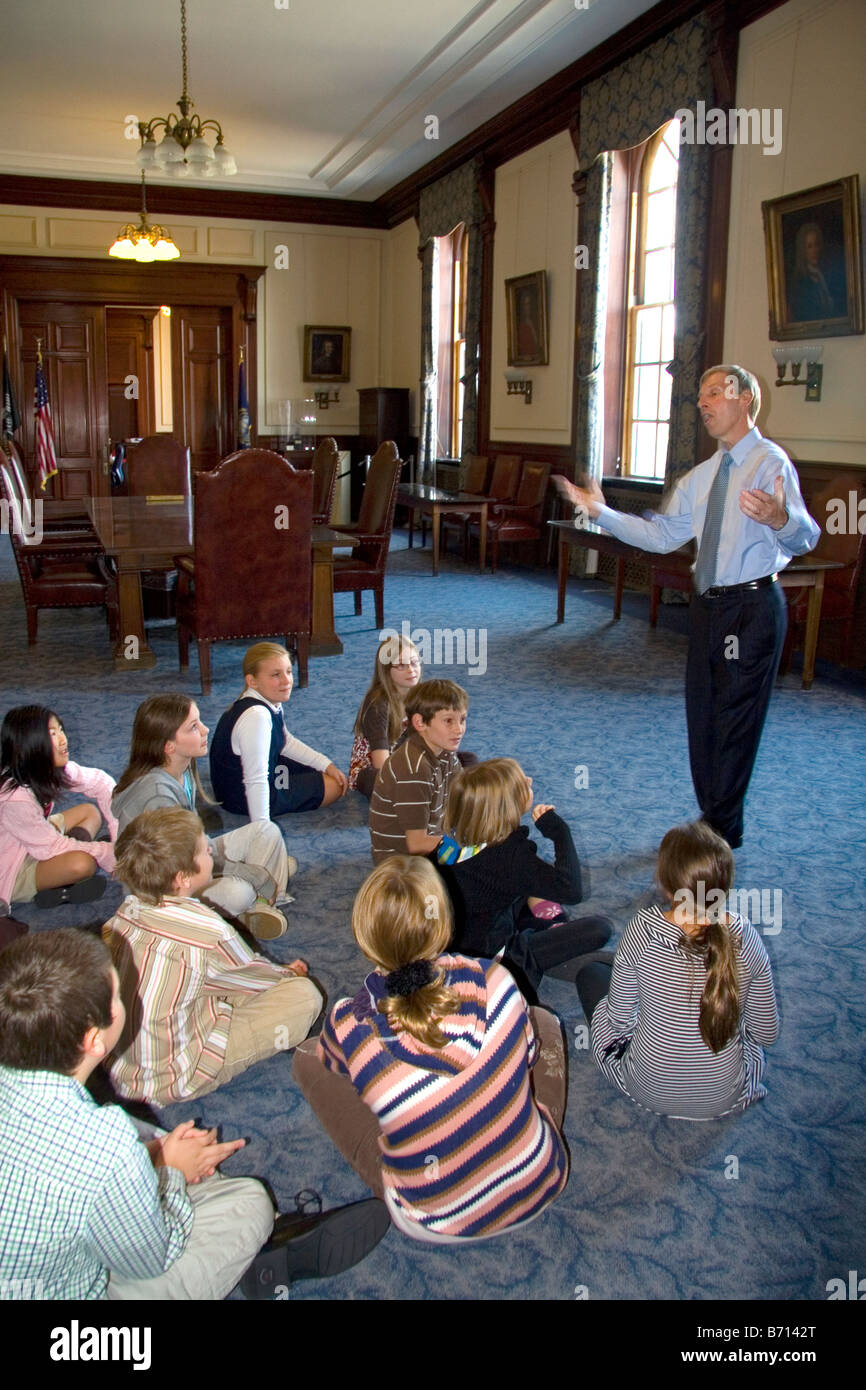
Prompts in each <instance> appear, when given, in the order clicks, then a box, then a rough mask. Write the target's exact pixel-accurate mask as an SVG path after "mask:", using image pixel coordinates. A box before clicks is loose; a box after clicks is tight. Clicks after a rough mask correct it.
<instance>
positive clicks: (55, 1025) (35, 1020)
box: [0, 927, 114, 1076]
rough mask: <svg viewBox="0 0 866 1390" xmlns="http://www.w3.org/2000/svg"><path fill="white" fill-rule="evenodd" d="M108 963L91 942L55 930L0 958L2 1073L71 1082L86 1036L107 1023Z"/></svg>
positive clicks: (84, 935)
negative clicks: (55, 1076)
mask: <svg viewBox="0 0 866 1390" xmlns="http://www.w3.org/2000/svg"><path fill="white" fill-rule="evenodd" d="M113 992H114V991H113V985H112V979H111V956H110V955H109V953H108V951H107V949H106V947H105V946H103V944H102V942H101V941H100V940H99V937H97V936H91V935H90V933H89V932H84V931H76V930H75V929H74V928H73V927H61V928H60V929H59V930H57V931H46V932H37V933H35V934H34V935H32V936H22V937H20V938H19V940H18V941H13V942H12V944H11V945H9V946H7V947H5V949H4V950H2V951H0V1065H2V1066H4V1067H18V1068H19V1069H23V1070H27V1071H58V1072H62V1073H63V1074H64V1075H66V1076H69V1075H70V1074H71V1073H72V1072H74V1071H75V1068H76V1067H77V1066H78V1064H79V1062H80V1060H81V1044H82V1042H83V1041H84V1035H85V1033H87V1031H88V1030H89V1029H90V1028H107V1027H108V1026H109V1024H110V1023H111V1001H112V996H113Z"/></svg>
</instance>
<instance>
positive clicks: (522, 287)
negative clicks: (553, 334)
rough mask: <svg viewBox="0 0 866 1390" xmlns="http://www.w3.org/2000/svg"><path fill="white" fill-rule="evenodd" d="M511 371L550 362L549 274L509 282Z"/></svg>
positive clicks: (515, 278) (509, 356)
mask: <svg viewBox="0 0 866 1390" xmlns="http://www.w3.org/2000/svg"><path fill="white" fill-rule="evenodd" d="M505 308H506V316H507V326H508V365H509V367H546V366H547V365H548V362H549V361H550V337H549V328H548V318H547V272H546V271H544V270H534V271H533V272H532V274H531V275H514V276H512V278H511V279H510V280H506V281H505Z"/></svg>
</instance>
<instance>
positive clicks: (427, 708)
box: [404, 680, 469, 727]
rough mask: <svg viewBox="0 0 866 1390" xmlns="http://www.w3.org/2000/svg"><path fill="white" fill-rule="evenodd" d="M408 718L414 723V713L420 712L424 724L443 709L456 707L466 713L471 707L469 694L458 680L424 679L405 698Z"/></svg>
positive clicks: (410, 722) (461, 712)
mask: <svg viewBox="0 0 866 1390" xmlns="http://www.w3.org/2000/svg"><path fill="white" fill-rule="evenodd" d="M404 704H405V709H406V718H407V719H408V720H409V725H410V727H414V726H413V725H412V715H413V714H420V716H421V720H422V722H423V723H424V724H429V723H430V720H431V719H434V718H435V716H436V715H437V714H438V713H439V711H440V710H443V709H456V710H458V711H459V712H460V714H465V713H466V711H467V710H468V708H469V696H468V695H467V694H466V691H465V690H464V689H463V688H462V686H459V685H458V684H457V682H456V681H440V680H436V681H422V682H421V684H420V685H416V686H415V687H414V689H412V690H410V691H409V693H408V695H407V696H406V699H405V702H404Z"/></svg>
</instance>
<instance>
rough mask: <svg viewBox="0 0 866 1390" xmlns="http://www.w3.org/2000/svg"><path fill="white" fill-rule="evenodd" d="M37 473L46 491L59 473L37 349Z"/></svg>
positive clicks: (43, 378)
mask: <svg viewBox="0 0 866 1390" xmlns="http://www.w3.org/2000/svg"><path fill="white" fill-rule="evenodd" d="M35 410H36V472H37V474H38V476H39V485H40V487H41V488H42V491H43V492H44V491H45V484H46V483H47V482H48V479H49V478H53V477H54V475H55V473H56V472H57V455H56V454H55V452H54V431H53V429H52V428H51V406H50V405H49V404H48V387H47V386H46V384H45V373H44V372H43V370H42V352H41V350H40V349H39V348H37V349H36V404H35Z"/></svg>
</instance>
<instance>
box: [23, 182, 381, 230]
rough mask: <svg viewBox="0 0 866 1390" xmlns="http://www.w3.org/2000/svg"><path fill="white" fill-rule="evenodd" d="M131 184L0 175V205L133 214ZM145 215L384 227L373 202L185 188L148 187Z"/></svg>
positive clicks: (135, 200) (136, 198)
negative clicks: (146, 213) (146, 211)
mask: <svg viewBox="0 0 866 1390" xmlns="http://www.w3.org/2000/svg"><path fill="white" fill-rule="evenodd" d="M140 200H141V192H140V188H139V186H138V185H137V184H129V183H106V182H102V181H100V180H96V179H93V180H86V179H48V178H28V177H26V176H24V175H21V174H2V173H0V204H3V203H5V204H17V205H21V206H24V207H53V208H77V209H79V210H83V211H90V212H121V213H122V212H127V213H128V212H137V209H138V206H139V204H140ZM147 201H148V212H150V213H151V214H152V215H153V216H157V215H158V216H160V217H236V218H241V219H243V220H246V221H255V222H279V223H286V222H302V223H316V224H317V225H319V226H323V225H324V226H333V227H376V228H382V227H384V226H385V225H386V223H385V221H384V214H383V212H382V210H381V208H379V207H378V206H377V205H376V204H375V203H362V202H361V201H360V200H357V199H350V198H308V197H304V196H301V195H298V194H294V193H248V192H244V191H242V190H240V189H225V188H207V187H204V186H201V185H196V184H190V183H185V184H182V185H177V184H148V188H147ZM151 205H152V206H151Z"/></svg>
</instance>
